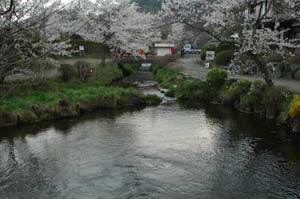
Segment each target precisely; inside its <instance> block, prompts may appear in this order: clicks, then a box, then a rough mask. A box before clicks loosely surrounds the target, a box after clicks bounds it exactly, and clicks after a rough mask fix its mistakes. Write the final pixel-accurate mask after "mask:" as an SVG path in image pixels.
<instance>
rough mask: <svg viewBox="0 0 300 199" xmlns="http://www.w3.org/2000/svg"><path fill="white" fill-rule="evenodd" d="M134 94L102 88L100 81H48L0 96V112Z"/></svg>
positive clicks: (21, 87)
mask: <svg viewBox="0 0 300 199" xmlns="http://www.w3.org/2000/svg"><path fill="white" fill-rule="evenodd" d="M2 92H3V93H4V91H2ZM135 94H137V91H136V90H134V89H130V88H129V89H125V88H118V87H104V86H103V83H102V82H101V81H100V82H99V81H92V82H86V83H80V82H77V81H73V82H70V83H63V82H61V81H58V80H48V81H45V82H43V83H41V84H39V85H38V86H34V87H33V86H31V85H24V86H20V87H19V88H16V89H15V90H14V91H13V92H12V93H10V94H9V95H7V96H5V97H4V98H3V95H2V97H1V98H0V99H1V104H0V110H17V109H29V108H30V105H31V104H33V103H41V104H43V105H46V106H54V105H56V104H57V103H58V102H59V101H60V100H61V99H64V98H67V99H68V100H69V101H70V102H72V103H78V102H84V101H93V100H96V99H97V98H98V97H110V98H114V99H115V98H121V97H124V96H130V95H135Z"/></svg>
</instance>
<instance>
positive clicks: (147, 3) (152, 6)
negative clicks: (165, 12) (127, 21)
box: [133, 0, 162, 13]
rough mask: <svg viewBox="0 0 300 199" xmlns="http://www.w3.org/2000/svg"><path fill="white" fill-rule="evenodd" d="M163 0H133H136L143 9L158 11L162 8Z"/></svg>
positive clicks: (134, 0)
mask: <svg viewBox="0 0 300 199" xmlns="http://www.w3.org/2000/svg"><path fill="white" fill-rule="evenodd" d="M161 1H162V0H133V2H136V3H137V4H138V5H139V6H140V7H141V9H142V10H143V11H146V12H152V13H155V12H158V11H159V10H160V9H161Z"/></svg>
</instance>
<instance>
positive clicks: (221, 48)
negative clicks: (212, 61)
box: [201, 42, 234, 60]
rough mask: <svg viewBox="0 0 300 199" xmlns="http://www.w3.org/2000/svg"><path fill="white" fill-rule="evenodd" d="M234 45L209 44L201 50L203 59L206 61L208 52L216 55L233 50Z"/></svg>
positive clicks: (225, 43)
mask: <svg viewBox="0 0 300 199" xmlns="http://www.w3.org/2000/svg"><path fill="white" fill-rule="evenodd" d="M233 49H234V43H228V42H224V43H220V44H207V45H205V46H204V47H203V48H202V49H201V59H202V60H205V58H206V52H207V51H215V53H216V55H217V54H219V53H221V52H223V51H227V50H233Z"/></svg>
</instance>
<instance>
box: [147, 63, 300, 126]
mask: <svg viewBox="0 0 300 199" xmlns="http://www.w3.org/2000/svg"><path fill="white" fill-rule="evenodd" d="M169 70H171V69H162V67H158V66H155V67H154V68H153V69H152V71H153V73H154V75H155V77H156V79H157V80H158V82H159V83H161V84H162V85H168V87H167V88H169V91H168V92H167V93H171V94H173V95H174V96H176V98H177V100H178V101H179V102H180V103H181V104H185V105H188V106H190V105H197V104H200V103H208V102H209V103H219V104H224V105H227V106H232V107H234V108H236V109H238V110H240V111H242V112H246V113H256V114H258V115H259V116H260V117H262V118H266V119H272V120H275V121H276V123H277V124H278V125H286V126H288V127H289V128H291V129H293V131H295V132H300V96H299V95H295V94H293V93H292V92H291V91H290V90H288V89H287V88H285V87H280V86H273V87H269V86H266V85H265V84H264V83H263V82H261V81H254V82H250V81H247V80H236V81H232V80H229V79H228V74H227V72H226V71H225V70H223V69H220V68H214V69H212V70H211V71H210V72H209V73H208V75H207V78H206V81H201V80H195V79H191V78H190V79H187V78H179V76H180V73H178V72H176V71H173V72H170V71H169ZM165 71H168V72H165ZM170 74H172V75H170ZM175 80H176V81H175ZM169 85H172V86H171V87H170V86H169ZM174 85H175V86H174Z"/></svg>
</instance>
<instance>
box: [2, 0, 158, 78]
mask: <svg viewBox="0 0 300 199" xmlns="http://www.w3.org/2000/svg"><path fill="white" fill-rule="evenodd" d="M138 10H139V8H138V6H137V5H136V4H134V3H132V2H131V0H114V1H111V0H96V1H89V0H76V1H72V2H71V3H69V4H64V3H62V2H61V1H60V0H4V1H1V2H0V57H1V59H0V84H1V83H3V81H4V79H5V78H6V77H7V76H8V75H10V74H13V73H16V72H28V71H29V69H30V66H32V64H33V62H35V61H36V60H37V59H38V60H46V58H47V57H49V56H52V55H61V56H69V55H71V54H72V50H71V49H72V48H71V45H69V38H71V36H73V35H79V36H81V37H82V38H84V39H86V40H89V41H94V42H96V43H98V44H99V46H101V47H102V49H103V56H102V63H103V65H104V64H105V62H106V53H107V52H108V51H110V50H111V49H112V48H118V47H121V48H123V49H125V50H127V51H128V52H131V53H135V50H136V49H140V48H143V47H145V46H147V45H148V44H150V43H151V42H153V41H155V40H156V39H158V38H159V33H158V31H155V29H154V28H153V27H154V25H153V24H154V21H155V20H154V18H155V16H153V15H151V14H147V13H142V12H139V11H138Z"/></svg>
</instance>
